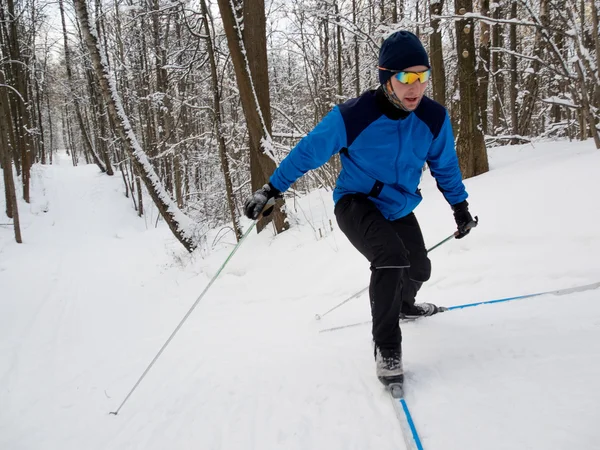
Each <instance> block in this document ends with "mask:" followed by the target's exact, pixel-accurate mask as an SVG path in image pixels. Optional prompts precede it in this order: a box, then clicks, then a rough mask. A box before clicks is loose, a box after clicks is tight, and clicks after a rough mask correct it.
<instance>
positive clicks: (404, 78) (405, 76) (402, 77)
mask: <svg viewBox="0 0 600 450" xmlns="http://www.w3.org/2000/svg"><path fill="white" fill-rule="evenodd" d="M377 68H378V69H379V70H387V71H388V72H393V73H394V77H395V78H396V80H398V81H399V82H400V83H403V84H413V83H414V82H416V81H417V80H419V81H420V82H421V83H425V82H427V81H429V78H431V69H427V70H424V71H423V72H404V71H397V70H391V69H386V68H385V67H381V66H377Z"/></svg>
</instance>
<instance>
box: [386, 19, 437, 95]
mask: <svg viewBox="0 0 600 450" xmlns="http://www.w3.org/2000/svg"><path fill="white" fill-rule="evenodd" d="M412 66H427V67H431V66H430V65H429V58H428V57H427V52H426V51H425V47H423V44H421V41H420V40H419V38H418V37H417V36H415V35H414V34H413V33H411V32H410V31H396V32H395V33H394V34H392V35H391V36H389V37H388V38H387V39H386V40H385V41H383V44H381V48H380V49H379V67H385V68H386V69H390V70H397V71H401V70H404V69H406V68H407V67H412ZM392 75H393V73H392V72H390V71H389V70H380V71H379V82H380V83H381V84H385V83H386V82H387V80H389V79H390V78H391V77H392Z"/></svg>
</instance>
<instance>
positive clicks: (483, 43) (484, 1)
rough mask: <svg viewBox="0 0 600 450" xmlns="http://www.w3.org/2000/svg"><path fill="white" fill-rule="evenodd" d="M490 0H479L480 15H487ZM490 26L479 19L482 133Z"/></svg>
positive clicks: (484, 131)
mask: <svg viewBox="0 0 600 450" xmlns="http://www.w3.org/2000/svg"><path fill="white" fill-rule="evenodd" d="M489 12H490V0H481V15H482V16H488V15H489ZM490 37H491V36H490V26H489V25H488V24H487V23H485V22H484V21H483V20H480V21H479V61H478V67H477V81H478V83H477V84H478V86H479V111H480V114H481V127H482V129H483V134H484V135H485V134H487V133H488V114H487V109H488V108H487V106H488V86H489V84H490V70H489V69H490Z"/></svg>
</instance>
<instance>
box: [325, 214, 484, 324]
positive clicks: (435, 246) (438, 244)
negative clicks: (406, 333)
mask: <svg viewBox="0 0 600 450" xmlns="http://www.w3.org/2000/svg"><path fill="white" fill-rule="evenodd" d="M471 223H474V224H475V225H472V226H471V227H469V229H471V228H473V227H475V226H477V222H475V221H473V222H471ZM469 225H471V224H469ZM456 236H458V231H456V232H454V233H452V234H451V235H450V236H448V237H447V238H444V239H443V240H441V241H440V242H438V243H437V244H435V245H434V246H433V247H431V248H430V249H428V250H427V253H429V252H431V251H432V250H435V249H436V248H438V247H439V246H440V245H443V244H445V243H446V242H448V241H449V240H450V239H452V238H456ZM367 289H369V286H367V287H366V288H364V289H361V290H360V291H358V292H357V293H356V294H352V295H351V296H350V297H348V298H347V299H346V300H344V301H343V302H341V303H339V304H337V305H335V306H334V307H333V308H331V309H330V310H329V311H327V312H324V313H323V314H315V319H317V320H321V319H322V318H323V317H325V316H326V315H327V314H329V313H330V312H332V311H335V310H336V309H338V308H339V307H340V306H342V305H345V304H346V303H348V302H349V301H350V300H352V299H354V298H356V297H359V296H360V295H361V294H362V293H363V292H365V291H366V290H367Z"/></svg>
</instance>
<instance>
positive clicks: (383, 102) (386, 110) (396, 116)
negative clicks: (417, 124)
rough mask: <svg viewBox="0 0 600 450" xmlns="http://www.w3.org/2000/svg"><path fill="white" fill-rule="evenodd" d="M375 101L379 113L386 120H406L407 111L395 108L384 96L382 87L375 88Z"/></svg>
mask: <svg viewBox="0 0 600 450" xmlns="http://www.w3.org/2000/svg"><path fill="white" fill-rule="evenodd" d="M375 100H376V103H377V106H378V107H379V109H380V111H381V112H382V113H383V114H384V115H385V116H386V117H387V118H388V119H392V120H400V119H406V118H407V117H408V115H409V114H410V112H409V111H403V110H401V109H399V108H397V107H396V106H394V105H393V104H392V103H391V102H390V101H389V100H388V99H387V97H386V96H385V93H384V92H383V87H382V86H379V87H378V88H377V90H376V91H375Z"/></svg>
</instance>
